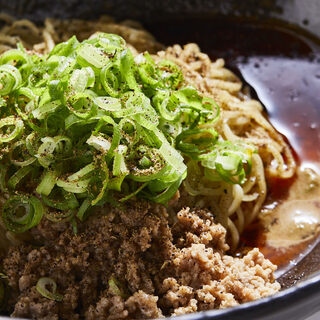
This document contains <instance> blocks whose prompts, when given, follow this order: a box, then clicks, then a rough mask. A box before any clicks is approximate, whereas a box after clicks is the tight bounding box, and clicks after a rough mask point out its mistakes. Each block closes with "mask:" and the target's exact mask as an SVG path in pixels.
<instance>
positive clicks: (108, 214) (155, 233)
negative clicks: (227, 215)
mask: <svg viewBox="0 0 320 320" xmlns="http://www.w3.org/2000/svg"><path fill="white" fill-rule="evenodd" d="M101 211H104V212H101V214H100V215H95V216H92V217H90V218H89V220H88V221H86V222H85V223H84V224H83V225H81V226H79V232H78V235H75V234H74V233H73V231H72V229H71V227H70V226H69V224H65V223H60V224H59V223H58V224H54V223H52V222H50V221H47V220H46V219H43V221H42V222H41V224H40V225H39V226H37V227H36V228H35V229H34V230H33V231H32V233H33V236H34V238H35V239H36V240H37V241H38V243H39V244H40V243H41V244H42V245H41V246H38V247H35V246H31V245H23V246H21V247H19V248H11V249H10V250H9V252H8V254H7V255H6V257H5V258H4V259H3V271H4V273H5V274H6V275H7V276H8V282H9V286H10V297H9V303H8V304H7V305H8V306H14V308H13V309H12V310H7V312H9V313H11V315H12V316H14V317H25V318H32V319H46V320H51V319H52V320H53V319H71V318H72V319H88V320H93V319H97V320H99V319H110V320H111V319H152V318H163V317H165V316H170V315H179V314H183V313H190V312H195V311H200V310H208V309H214V308H226V307H230V306H235V305H238V304H239V303H243V302H246V301H251V300H255V299H259V298H261V297H265V296H268V295H270V294H273V293H275V292H277V291H278V290H279V289H280V285H279V284H278V283H277V282H276V281H275V279H274V276H273V272H274V271H275V269H276V266H274V265H273V264H272V263H271V262H270V261H269V260H266V259H265V258H264V257H263V255H262V254H261V253H260V252H259V250H258V249H254V250H252V251H250V252H249V253H248V254H247V255H246V256H244V257H243V258H234V257H232V256H229V255H226V254H225V253H226V251H227V250H228V245H227V244H226V242H225V236H226V231H225V229H224V228H223V227H222V226H221V225H219V224H216V223H215V222H214V219H213V217H212V215H211V214H210V213H209V212H206V211H203V210H195V211H192V210H190V209H189V208H185V209H182V210H181V211H180V212H179V213H178V214H177V218H175V219H173V218H171V217H170V216H169V214H168V213H167V210H166V209H165V208H164V207H163V206H160V205H154V204H149V203H147V202H144V201H135V202H134V201H133V202H131V203H130V204H128V205H127V207H126V208H125V210H120V209H117V208H106V209H104V210H101ZM40 277H50V278H52V279H54V280H55V281H56V283H57V286H58V289H57V290H58V291H59V293H60V294H62V295H63V301H62V302H56V301H52V300H48V299H46V298H44V297H42V296H41V295H40V294H39V293H38V291H37V290H36V283H37V280H38V279H39V278H40ZM111 278H112V279H117V283H118V284H119V290H120V291H119V290H118V291H117V290H114V288H112V287H111V285H109V284H110V281H109V280H110V279H111ZM120 283H121V285H120Z"/></svg>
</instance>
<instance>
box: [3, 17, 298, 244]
mask: <svg viewBox="0 0 320 320" xmlns="http://www.w3.org/2000/svg"><path fill="white" fill-rule="evenodd" d="M0 21H3V22H5V25H4V26H3V27H2V28H1V30H0V53H2V52H4V51H6V50H8V49H11V48H14V47H16V44H17V43H18V42H19V41H20V42H22V44H23V45H24V46H25V47H26V48H28V49H30V50H32V49H33V50H35V51H37V52H39V53H48V52H49V51H50V50H51V49H52V48H53V47H54V45H55V44H56V43H59V42H62V41H65V40H67V39H68V38H69V37H71V36H72V35H76V36H77V37H78V39H79V40H83V39H85V38H88V37H89V36H91V35H92V34H93V33H95V32H107V33H116V34H118V35H120V36H122V37H123V38H124V39H125V40H126V41H127V42H128V43H129V46H130V48H131V46H133V47H132V51H133V53H136V54H137V53H138V52H141V51H145V50H148V51H149V52H151V53H155V52H157V51H158V50H160V49H162V48H163V47H162V46H161V45H160V44H159V43H158V42H157V41H156V40H155V39H154V38H153V36H152V35H151V34H150V33H148V32H147V31H145V30H143V28H142V27H141V25H140V24H139V23H137V22H134V21H129V20H128V21H123V22H121V23H115V22H114V20H113V19H112V18H111V17H108V16H102V17H101V18H100V19H99V20H97V21H94V22H93V21H83V20H77V19H74V20H71V21H70V20H69V21H65V20H58V19H46V20H45V23H44V26H42V27H38V26H36V25H35V24H33V23H32V22H30V21H28V20H19V21H16V20H15V19H14V18H12V17H10V16H8V15H5V14H0ZM154 58H155V59H160V58H165V59H168V60H172V61H173V62H174V63H176V64H177V65H179V66H180V67H181V69H182V71H183V74H184V77H185V81H186V82H187V84H190V85H192V86H194V87H196V89H198V90H199V91H200V92H202V93H203V95H204V96H209V97H212V98H213V99H214V100H215V101H216V102H217V103H218V104H219V105H220V107H221V112H222V115H221V117H220V120H219V121H218V122H216V123H214V124H211V126H212V127H214V128H215V129H216V130H217V131H218V132H219V134H220V135H221V137H222V139H224V140H229V141H231V142H238V141H243V142H245V143H248V144H252V145H254V146H255V147H256V148H257V150H258V153H255V154H253V155H252V170H251V173H250V176H249V177H248V179H247V181H246V182H245V183H244V185H242V186H241V185H239V184H235V185H231V184H228V183H226V182H224V181H222V182H213V181H209V180H207V179H205V178H204V177H203V178H201V180H199V176H201V170H202V168H200V165H199V164H198V163H196V162H193V161H190V162H189V164H188V168H189V169H190V168H191V169H190V174H188V177H187V179H186V180H185V182H184V189H185V190H186V191H187V192H188V197H189V198H190V195H191V199H188V200H187V201H185V203H184V205H186V203H188V201H189V202H190V201H192V202H193V204H195V205H196V206H199V207H205V208H211V209H212V212H213V213H214V214H215V215H216V217H217V219H218V221H219V222H220V223H221V224H222V225H223V226H224V227H226V228H227V229H228V231H229V235H230V240H231V247H232V248H233V249H234V248H236V247H237V245H238V242H239V238H240V234H241V232H242V231H243V230H244V228H245V227H246V226H247V225H248V224H250V223H251V222H252V221H253V220H254V219H255V217H256V216H257V214H258V213H259V211H260V208H261V206H262V204H263V202H264V200H265V198H266V194H267V188H266V177H267V178H269V177H278V178H290V177H292V176H293V175H294V173H295V170H296V165H295V161H294V158H293V155H292V152H291V150H290V147H289V146H288V145H287V144H286V142H285V141H284V139H283V138H282V136H281V135H280V134H279V133H278V132H277V131H276V130H275V129H274V128H273V127H272V125H271V124H270V123H269V122H268V121H267V120H266V119H265V118H264V116H263V114H262V109H263V108H262V106H261V104H260V103H259V102H258V101H256V100H252V99H251V98H250V96H249V95H247V94H245V92H244V90H242V83H241V81H240V80H239V79H238V78H237V77H236V76H235V75H234V74H233V73H232V72H231V71H230V70H228V69H226V68H225V67H224V61H223V59H217V60H216V61H214V62H212V61H211V60H210V58H209V57H208V55H206V54H204V53H202V52H200V49H199V47H198V46H197V45H195V44H188V45H186V46H184V48H182V47H181V46H179V45H174V46H173V47H169V48H167V49H166V50H165V51H160V52H158V54H157V56H155V57H154ZM197 173H198V174H197ZM265 175H266V177H265ZM184 200H185V199H184ZM182 202H183V201H182ZM0 228H1V230H0V249H1V248H3V247H5V246H6V245H5V244H4V242H5V241H6V240H5V239H4V238H5V237H4V232H5V231H4V230H2V227H1V226H0ZM14 240H15V239H12V237H11V236H10V242H11V243H14V242H15V241H14Z"/></svg>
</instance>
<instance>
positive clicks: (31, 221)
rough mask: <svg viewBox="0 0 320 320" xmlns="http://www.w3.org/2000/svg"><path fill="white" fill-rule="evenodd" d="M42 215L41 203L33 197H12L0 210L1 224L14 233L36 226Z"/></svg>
mask: <svg viewBox="0 0 320 320" xmlns="http://www.w3.org/2000/svg"><path fill="white" fill-rule="evenodd" d="M43 215H44V207H43V205H42V203H41V201H40V200H39V199H37V198H36V197H33V196H30V197H27V196H12V197H11V198H10V199H8V200H7V201H6V202H5V204H4V206H3V209H2V219H3V222H4V224H5V226H6V228H7V229H8V230H9V231H12V232H14V233H22V232H25V231H27V230H29V229H31V228H32V227H34V226H36V225H37V224H38V223H39V222H40V221H41V219H42V217H43Z"/></svg>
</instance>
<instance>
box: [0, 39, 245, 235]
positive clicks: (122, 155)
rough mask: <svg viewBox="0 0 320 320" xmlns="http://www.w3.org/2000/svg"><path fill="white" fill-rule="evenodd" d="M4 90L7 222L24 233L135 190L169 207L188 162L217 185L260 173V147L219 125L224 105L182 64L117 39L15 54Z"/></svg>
mask: <svg viewBox="0 0 320 320" xmlns="http://www.w3.org/2000/svg"><path fill="white" fill-rule="evenodd" d="M0 96H1V97H2V100H1V103H0V150H1V152H0V188H1V190H2V192H4V193H6V194H8V195H9V200H7V202H6V204H5V205H4V208H3V210H2V218H3V221H4V223H5V225H6V227H7V228H8V230H10V231H13V232H16V233H20V232H24V231H26V230H28V229H30V228H32V227H34V226H35V225H36V224H37V223H39V221H40V220H41V218H42V216H46V217H47V218H48V219H50V220H52V221H66V220H69V221H75V220H74V219H75V218H76V217H77V218H78V219H80V220H84V219H85V218H86V217H87V216H88V215H89V213H90V208H91V207H93V206H96V205H103V204H104V203H106V202H111V203H114V201H119V202H124V201H127V200H128V199H130V198H132V197H133V196H140V197H144V198H146V199H149V200H152V201H155V202H158V203H163V204H166V203H167V202H168V201H169V200H170V199H171V197H172V196H173V195H174V194H175V193H176V191H177V190H178V188H179V187H180V185H181V182H182V181H183V180H184V179H185V177H186V175H187V166H186V164H185V159H187V158H189V159H192V161H197V162H201V164H202V166H203V167H205V170H204V174H205V175H206V177H207V178H209V179H213V180H215V181H216V180H224V181H227V182H230V183H243V182H244V181H245V176H246V174H247V173H248V172H249V170H250V161H251V153H250V152H251V151H250V152H248V150H251V149H250V147H248V146H244V145H241V144H237V145H234V144H231V143H228V142H223V141H222V139H221V137H219V134H218V133H217V132H216V131H215V129H214V124H215V122H216V121H217V119H218V117H219V114H220V109H219V107H218V105H217V104H216V103H215V102H214V101H213V100H212V99H210V98H205V97H202V96H201V95H200V94H199V93H198V92H197V91H196V90H195V89H194V88H192V87H188V86H187V87H186V86H185V85H184V81H183V76H182V72H181V70H180V68H179V67H178V66H177V65H175V64H174V63H173V62H171V61H167V60H162V61H160V62H159V63H156V62H155V61H154V60H153V59H152V57H151V56H150V55H149V54H148V53H144V54H140V55H138V56H137V57H135V58H134V57H133V55H132V53H131V52H130V50H129V49H128V48H127V47H126V43H125V41H124V40H123V39H122V38H121V37H119V36H117V35H113V34H103V33H101V34H99V35H98V36H97V37H95V38H92V39H89V40H85V41H83V42H81V43H80V42H78V40H77V39H76V37H72V38H71V39H69V40H68V41H67V42H64V43H60V44H58V45H57V46H56V47H55V48H54V49H53V50H52V51H51V53H50V54H49V55H45V56H39V55H37V54H31V53H29V52H27V51H26V50H25V49H24V48H23V47H22V46H21V45H20V46H19V47H18V49H17V50H11V51H7V52H6V53H4V54H3V55H2V56H1V58H0ZM74 223H75V222H74Z"/></svg>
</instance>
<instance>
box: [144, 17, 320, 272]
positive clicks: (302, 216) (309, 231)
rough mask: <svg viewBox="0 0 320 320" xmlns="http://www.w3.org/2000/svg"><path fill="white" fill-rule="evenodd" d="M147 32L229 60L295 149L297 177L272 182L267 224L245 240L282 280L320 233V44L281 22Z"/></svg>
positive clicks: (173, 26)
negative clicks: (276, 267) (267, 259)
mask: <svg viewBox="0 0 320 320" xmlns="http://www.w3.org/2000/svg"><path fill="white" fill-rule="evenodd" d="M147 28H148V29H149V30H150V31H151V32H152V33H153V34H154V35H155V36H156V38H157V39H158V40H159V41H161V42H163V43H164V44H166V45H171V44H174V43H180V44H186V43H188V42H195V43H198V44H199V46H200V48H201V49H202V51H204V52H206V53H208V54H209V56H210V57H211V58H212V59H216V58H219V57H221V58H224V59H225V61H226V66H227V67H228V68H230V69H231V70H233V71H234V72H235V73H236V74H237V75H238V76H240V78H241V79H242V80H243V82H244V83H245V84H247V85H248V86H249V87H250V91H251V94H252V96H253V97H255V98H257V99H259V100H260V101H261V102H262V104H263V105H264V106H265V108H266V112H267V114H268V117H269V119H270V121H271V123H272V124H273V125H274V127H275V128H276V129H277V130H278V131H279V132H280V133H282V134H283V135H284V137H286V138H287V140H288V141H289V143H290V145H291V146H292V148H293V150H294V151H295V154H296V160H297V163H298V164H299V170H298V172H297V174H296V176H295V177H294V178H293V179H287V180H279V179H274V180H272V181H268V197H267V200H266V203H265V205H264V207H263V209H262V212H261V214H260V219H258V220H257V221H256V222H255V223H253V224H252V225H250V226H249V227H248V229H247V230H246V231H245V232H244V234H243V236H242V243H243V246H248V247H259V248H260V250H261V251H262V252H263V253H264V255H265V256H266V257H267V258H269V259H270V260H271V261H272V262H274V263H275V264H277V265H278V267H279V269H278V272H277V276H280V275H281V274H282V273H283V272H285V271H286V270H287V269H288V267H290V264H295V263H297V262H298V261H299V260H300V259H301V258H303V256H304V255H306V254H307V253H308V251H310V250H311V249H312V248H313V247H314V246H315V244H316V239H317V235H318V234H319V231H320V179H319V175H320V41H319V40H318V39H317V38H315V37H313V36H311V35H309V34H307V33H306V32H304V31H303V30H299V29H297V28H295V27H291V26H289V25H286V24H284V23H280V22H277V21H272V22H269V23H261V22H257V21H249V20H239V19H237V20H232V19H230V20H226V18H215V19H210V20H203V19H202V20H194V21H191V22H190V21H189V20H188V22H187V23H185V22H183V21H174V22H173V21H168V22H167V23H166V24H161V25H159V24H149V25H147Z"/></svg>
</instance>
